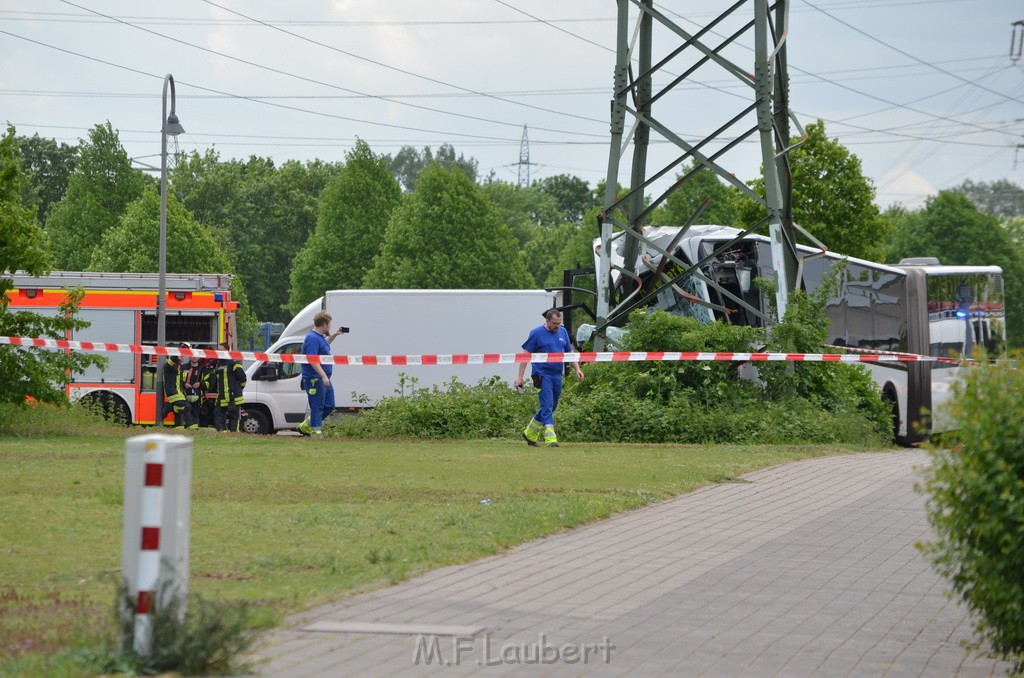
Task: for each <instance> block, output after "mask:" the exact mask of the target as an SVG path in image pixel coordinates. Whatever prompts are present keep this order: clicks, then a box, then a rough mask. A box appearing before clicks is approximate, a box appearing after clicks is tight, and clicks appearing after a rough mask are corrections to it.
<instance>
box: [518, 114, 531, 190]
mask: <svg viewBox="0 0 1024 678" xmlns="http://www.w3.org/2000/svg"><path fill="white" fill-rule="evenodd" d="M516 164H517V165H519V187H520V188H529V187H530V165H531V164H532V163H531V162H530V139H529V138H528V137H527V136H526V125H523V140H522V141H521V142H519V162H517V163H516Z"/></svg>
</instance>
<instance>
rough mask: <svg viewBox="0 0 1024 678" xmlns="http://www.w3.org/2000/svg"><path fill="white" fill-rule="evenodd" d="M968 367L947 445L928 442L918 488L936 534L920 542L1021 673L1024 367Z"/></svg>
mask: <svg viewBox="0 0 1024 678" xmlns="http://www.w3.org/2000/svg"><path fill="white" fill-rule="evenodd" d="M1019 357H1020V356H1018V358H1019ZM1016 364H1019V363H1015V365H1016ZM964 372H965V375H964V379H963V380H962V381H961V382H959V383H958V384H956V385H955V386H954V394H953V398H952V401H951V404H950V406H949V414H950V416H951V422H952V428H953V430H952V431H951V432H949V433H946V434H945V435H944V436H943V443H944V445H948V446H949V447H948V449H938V448H931V449H930V452H929V453H930V456H931V462H932V463H931V465H930V466H929V468H928V469H927V471H926V479H925V481H924V483H923V485H922V486H921V488H919V489H921V490H922V491H923V492H924V493H925V495H926V496H927V512H928V519H929V522H931V524H932V527H933V528H934V530H935V534H936V538H935V541H933V542H929V543H925V544H920V545H919V546H920V548H921V549H922V551H923V552H924V553H925V554H926V555H927V556H929V558H930V559H931V561H932V564H933V565H934V566H935V568H936V570H937V571H938V572H939V573H940V574H941V575H942V576H944V577H945V578H946V579H948V580H949V581H950V583H951V584H952V587H953V590H954V592H955V593H956V594H957V595H959V597H960V598H961V599H962V600H963V601H964V602H965V603H966V604H967V605H968V607H969V608H970V609H971V610H972V611H973V612H974V613H975V615H976V617H975V628H976V630H977V632H978V635H979V636H980V637H981V640H982V641H987V642H988V644H990V645H991V647H992V649H993V650H994V651H995V652H996V653H997V654H999V655H1000V656H1002V657H1004V658H1007V659H1009V660H1011V661H1013V662H1014V663H1015V672H1016V673H1018V674H1020V673H1022V672H1024V372H1022V371H1020V369H1018V368H1017V367H1016V366H1010V365H1009V364H1007V363H1006V362H1001V363H995V364H991V365H989V364H980V365H979V366H977V367H973V368H971V369H967V370H964ZM979 645H980V643H979V644H978V645H976V649H978V647H979Z"/></svg>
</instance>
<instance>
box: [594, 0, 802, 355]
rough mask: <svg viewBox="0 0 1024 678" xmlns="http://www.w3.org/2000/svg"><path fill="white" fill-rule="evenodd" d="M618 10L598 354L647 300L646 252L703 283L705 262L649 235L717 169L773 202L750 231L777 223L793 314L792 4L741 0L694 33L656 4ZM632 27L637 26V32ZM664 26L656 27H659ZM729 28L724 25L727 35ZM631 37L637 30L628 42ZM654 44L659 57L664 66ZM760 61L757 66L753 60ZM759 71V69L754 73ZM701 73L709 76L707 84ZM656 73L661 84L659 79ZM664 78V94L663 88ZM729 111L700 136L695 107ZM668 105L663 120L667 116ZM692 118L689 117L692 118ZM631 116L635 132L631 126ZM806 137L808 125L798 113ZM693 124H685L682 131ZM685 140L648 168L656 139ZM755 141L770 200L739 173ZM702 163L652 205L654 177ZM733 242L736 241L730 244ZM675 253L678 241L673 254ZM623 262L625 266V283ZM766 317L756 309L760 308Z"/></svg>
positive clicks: (765, 202) (779, 273) (776, 250)
mask: <svg viewBox="0 0 1024 678" xmlns="http://www.w3.org/2000/svg"><path fill="white" fill-rule="evenodd" d="M616 2H617V6H618V17H617V33H616V63H615V74H614V96H613V99H612V107H611V144H610V149H609V154H608V174H607V183H606V186H605V196H604V209H603V211H602V213H601V215H600V216H599V218H598V222H599V225H600V230H601V236H600V237H601V240H600V242H601V247H600V253H599V256H600V264H599V266H598V270H597V300H596V305H597V308H596V315H597V333H596V334H595V335H594V337H595V344H594V348H595V350H599V351H600V350H603V349H604V337H603V336H602V334H603V330H604V328H605V327H607V326H608V325H616V324H622V322H624V320H625V318H626V317H627V315H628V313H629V311H630V310H631V309H632V308H635V307H636V306H638V305H640V304H642V303H644V301H645V300H646V299H645V298H640V289H639V285H638V284H637V283H636V281H638V280H639V276H638V274H637V271H636V268H637V263H638V255H639V253H640V252H641V248H642V247H645V248H646V249H647V250H648V251H655V252H658V253H660V254H662V255H663V256H667V257H669V260H670V261H672V262H674V263H676V264H677V265H679V267H680V268H681V269H682V272H681V273H680V274H679V275H677V276H676V278H674V279H673V280H672V281H671V282H672V283H678V282H679V281H681V280H682V279H683V278H685V277H687V276H689V275H693V276H695V277H697V278H699V279H700V280H703V281H704V282H705V283H706V284H710V285H712V286H714V287H718V286H717V285H715V283H714V282H713V281H711V280H709V279H707V278H705V277H704V276H703V275H702V274H701V273H700V271H699V270H696V269H697V267H696V266H693V267H690V266H689V265H688V264H687V263H686V262H684V261H681V260H678V259H676V258H675V257H674V256H672V252H671V251H665V250H662V249H661V248H660V247H659V246H658V245H656V244H655V243H653V242H651V241H650V240H649V239H647V238H646V237H645V236H644V233H643V225H644V221H645V219H646V218H647V216H648V215H649V214H650V213H651V211H652V210H654V209H655V208H656V207H658V206H659V205H660V204H662V203H663V202H664V201H665V199H666V198H667V197H668V196H669V195H670V194H671V193H672V192H673V191H675V190H676V189H678V188H679V187H680V186H682V185H683V184H685V183H686V182H687V181H688V180H689V179H690V178H691V177H693V176H694V175H696V174H697V173H698V172H700V171H703V170H705V169H707V170H710V171H712V172H714V173H715V174H717V175H718V176H719V177H721V178H722V179H723V180H725V181H727V182H728V183H729V184H731V185H733V186H735V187H736V188H737V189H739V190H740V191H741V192H742V193H743V194H744V195H746V196H748V197H750V198H752V199H753V200H755V201H757V203H758V204H759V205H761V206H762V207H763V216H762V218H761V219H760V220H759V221H758V222H757V224H756V225H755V226H754V227H753V228H751V229H749V230H747V231H744V235H745V234H747V233H750V232H752V231H755V230H758V229H763V228H764V227H765V226H767V228H768V231H769V236H770V238H771V252H772V259H773V266H774V269H775V273H776V282H777V283H778V285H777V296H776V301H777V302H778V310H779V316H780V317H781V316H782V314H783V313H785V309H786V306H787V304H788V300H789V294H790V292H791V291H792V290H794V289H795V288H796V285H797V279H796V277H797V254H796V244H795V234H796V231H797V230H799V231H800V232H801V233H803V234H804V235H805V236H806V237H807V238H808V239H810V240H812V241H813V242H815V243H816V244H817V245H820V243H817V241H814V239H813V238H811V237H810V236H809V235H808V234H807V233H806V232H805V231H803V230H802V229H799V227H798V226H797V225H796V224H795V223H793V212H792V186H791V184H790V181H791V174H790V170H789V156H788V153H789V151H790V150H791V145H790V128H789V123H790V120H791V115H790V111H789V90H788V87H789V77H788V73H787V60H786V52H787V50H786V39H787V29H788V24H789V15H788V10H789V0H775V1H774V3H772V4H771V6H769V0H736V1H734V2H733V3H732V5H731V6H730V7H729V8H728V9H726V10H725V11H724V12H722V13H721V14H720V15H719V16H718V17H716V18H714V19H712V20H711V21H709V22H707V23H706V24H705V25H704V26H703V27H702V28H699V29H697V30H696V32H691V31H689V30H686V29H684V28H683V27H682V26H680V25H679V24H678V23H677V22H676V21H675V18H679V19H685V17H682V16H680V15H678V14H675V15H674V17H675V18H673V17H669V16H667V15H666V13H665V12H664V11H661V10H659V9H657V8H655V6H654V1H653V0H616ZM631 26H632V30H631V29H630V27H631ZM656 29H657V30H656ZM723 31H724V32H723ZM631 35H632V37H630V36H631ZM655 44H657V47H658V49H659V53H660V56H659V58H658V60H657V62H655V61H654V56H653V51H654V48H655ZM751 62H752V63H751ZM751 66H752V68H751ZM698 74H699V78H700V79H698ZM723 76H725V77H726V78H728V79H730V80H731V81H732V82H733V83H738V85H739V89H740V90H742V93H741V94H739V95H735V94H734V93H733V91H732V90H731V89H729V88H725V87H717V86H716V87H710V86H709V85H708V84H706V82H717V81H719V80H720V79H721V78H722V77H723ZM656 79H657V83H656ZM656 84H657V91H655V85H656ZM718 109H723V113H722V115H721V117H720V118H719V120H720V126H718V127H717V129H713V131H711V130H708V131H707V132H705V133H704V134H703V135H700V134H695V133H694V131H693V130H694V129H695V128H696V126H697V125H698V124H699V123H698V122H694V119H695V117H696V116H687V115H686V114H687V113H688V112H694V111H700V112H701V113H702V116H703V119H706V117H707V113H708V111H712V110H714V111H717V110H718ZM661 112H664V113H665V115H664V116H661V115H659V114H660V113H661ZM688 117H689V118H691V119H690V120H688ZM627 121H629V123H630V124H629V131H628V132H627V131H626V129H627ZM792 122H793V124H794V125H795V126H796V127H797V129H798V130H799V133H800V137H801V139H802V137H803V130H802V128H800V125H799V123H798V122H797V121H796V119H795V118H792ZM683 130H687V131H686V132H684V131H683ZM652 133H653V134H655V135H658V136H659V137H660V138H661V140H663V141H666V142H668V143H671V144H673V145H674V146H676V147H678V149H679V151H680V155H679V156H678V157H676V158H675V159H673V160H672V161H671V162H670V163H669V164H668V165H665V166H663V167H660V168H654V171H652V172H649V171H648V167H647V157H648V146H649V144H650V142H651V135H652ZM748 140H750V141H757V142H758V146H759V149H760V156H761V164H762V167H763V171H764V183H765V191H766V196H765V197H761V196H760V195H758V194H757V193H755V192H754V190H753V189H751V188H750V187H749V186H748V185H747V184H745V183H743V182H742V181H740V180H739V179H737V178H736V176H735V175H734V173H733V172H731V171H730V170H729V169H728V166H727V163H728V162H729V161H730V160H731V159H732V158H733V157H734V156H735V155H736V154H738V153H739V152H740V151H742V146H741V145H742V144H743V142H745V141H748ZM630 142H632V152H633V153H632V164H631V173H630V177H629V180H628V182H629V183H628V185H627V188H626V189H625V191H624V193H623V194H622V195H619V194H618V182H619V166H620V162H621V160H622V158H623V157H624V156H625V154H626V151H627V150H628V147H629V145H630ZM691 161H696V163H697V164H696V167H695V168H694V169H693V170H692V171H690V172H688V173H687V174H686V175H684V176H683V177H681V178H680V179H678V180H677V181H675V182H674V183H673V184H672V185H671V186H670V187H669V188H668V190H666V191H664V192H663V193H662V194H661V195H657V196H653V198H652V200H651V202H650V203H649V204H647V205H645V204H644V191H645V189H647V188H648V187H649V186H650V185H651V184H652V183H654V182H655V181H657V180H658V179H660V178H661V177H663V176H664V175H666V174H667V173H669V172H671V171H672V170H673V169H676V168H678V167H679V166H680V165H681V164H683V163H688V162H691ZM706 205H707V203H705V204H704V205H702V206H701V207H700V208H698V210H697V211H696V213H695V214H693V215H692V216H691V218H690V219H689V220H688V222H687V224H686V225H685V226H684V231H685V228H688V227H689V225H690V224H693V223H695V221H696V220H697V219H698V218H699V216H700V213H701V212H702V211H703V209H704V208H705V207H706ZM619 238H623V239H624V242H623V252H624V263H623V265H622V266H621V267H618V266H613V264H612V262H611V257H610V254H611V249H612V246H613V242H614V241H615V240H617V239H619ZM730 244H731V243H730ZM671 249H672V248H671V247H670V248H669V250H671ZM613 268H614V269H616V270H618V272H619V273H620V275H619V277H618V280H616V279H615V276H614V275H613ZM719 289H720V291H721V292H722V293H723V294H725V295H726V296H729V297H732V298H733V300H734V301H735V302H736V303H739V304H741V305H743V306H744V307H746V308H750V306H749V305H748V304H746V303H745V302H744V301H743V300H742V299H738V298H736V297H734V296H733V295H732V294H730V293H729V292H728V291H727V290H722V289H721V288H719ZM751 310H752V311H755V312H756V309H751Z"/></svg>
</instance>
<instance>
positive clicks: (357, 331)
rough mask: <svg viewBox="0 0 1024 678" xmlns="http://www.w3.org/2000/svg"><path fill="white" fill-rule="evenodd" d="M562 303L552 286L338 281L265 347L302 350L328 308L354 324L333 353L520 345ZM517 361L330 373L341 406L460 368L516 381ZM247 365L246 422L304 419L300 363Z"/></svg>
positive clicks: (366, 403)
mask: <svg viewBox="0 0 1024 678" xmlns="http://www.w3.org/2000/svg"><path fill="white" fill-rule="evenodd" d="M555 305H556V295H555V293H553V292H546V291H544V290H333V291H329V292H327V293H326V294H325V295H324V296H323V297H320V298H319V299H317V300H316V301H313V302H312V303H310V304H309V305H308V306H306V308H304V309H303V310H302V311H301V312H300V313H299V314H298V315H296V316H295V318H294V319H293V320H292V321H291V322H290V323H289V324H288V326H287V327H286V328H285V330H284V332H283V333H282V335H281V338H280V339H278V340H277V342H275V343H274V344H273V345H272V346H271V347H270V348H269V349H268V350H267V353H301V352H302V342H303V340H304V339H305V338H306V334H307V333H308V332H309V330H311V329H312V328H313V316H314V315H316V314H317V313H318V312H319V311H321V310H326V311H327V312H328V313H330V314H331V316H332V317H333V328H334V329H337V328H338V327H347V328H349V330H350V331H349V333H347V334H341V335H339V336H338V337H337V338H336V339H335V340H334V342H333V344H332V346H331V348H332V349H333V352H334V355H420V354H452V353H520V352H522V348H521V346H522V343H523V341H525V340H526V335H527V334H528V333H529V331H530V330H531V329H533V328H534V327H536V326H538V325H540V324H542V323H543V322H544V319H543V318H542V317H541V314H542V313H543V312H544V311H545V310H547V309H549V308H551V307H553V306H555ZM517 370H518V367H517V366H516V365H511V364H509V365H408V366H390V365H388V366H367V365H358V366H349V365H335V366H334V376H333V378H332V379H331V381H332V383H333V384H334V397H335V401H336V403H337V408H338V409H339V410H346V409H351V410H354V409H359V408H365V407H372V406H373V405H375V404H376V403H377V401H379V400H380V399H381V398H384V397H388V396H395V395H407V394H408V393H409V392H410V391H411V390H412V389H413V388H424V387H426V388H429V387H431V386H435V385H437V386H441V385H443V384H444V383H446V382H450V381H451V379H452V378H453V377H455V378H457V379H458V380H459V381H460V382H461V383H463V384H470V385H472V384H476V383H477V382H479V381H480V380H481V379H487V378H490V377H492V376H499V377H501V378H502V379H505V380H506V381H508V383H509V386H510V387H511V384H512V380H513V379H515V376H516V373H517ZM245 371H246V377H248V380H249V381H248V383H247V384H246V386H245V406H244V408H243V409H244V410H245V413H246V416H244V417H243V420H242V428H243V430H244V431H246V432H247V433H261V434H269V433H274V432H275V431H279V430H285V429H294V428H296V427H297V426H298V425H299V424H300V423H301V422H302V420H303V419H305V417H306V410H307V403H306V394H305V393H304V392H303V391H302V389H301V387H300V384H299V382H300V378H299V375H300V373H301V371H302V365H300V364H297V363H280V362H255V363H253V364H251V365H248V366H247V367H246V370H245ZM402 384H404V388H403V386H402Z"/></svg>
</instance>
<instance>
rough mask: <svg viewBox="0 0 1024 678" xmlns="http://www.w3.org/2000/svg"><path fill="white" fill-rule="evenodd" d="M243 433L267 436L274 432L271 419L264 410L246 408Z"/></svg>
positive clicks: (242, 426) (243, 416) (243, 413)
mask: <svg viewBox="0 0 1024 678" xmlns="http://www.w3.org/2000/svg"><path fill="white" fill-rule="evenodd" d="M241 424H242V425H241V428H242V433H251V434H253V435H260V436H266V435H270V434H271V433H273V431H272V430H271V429H270V419H268V418H267V415H266V414H264V413H263V412H262V411H260V410H257V409H251V410H244V411H243V412H242V422H241Z"/></svg>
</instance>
